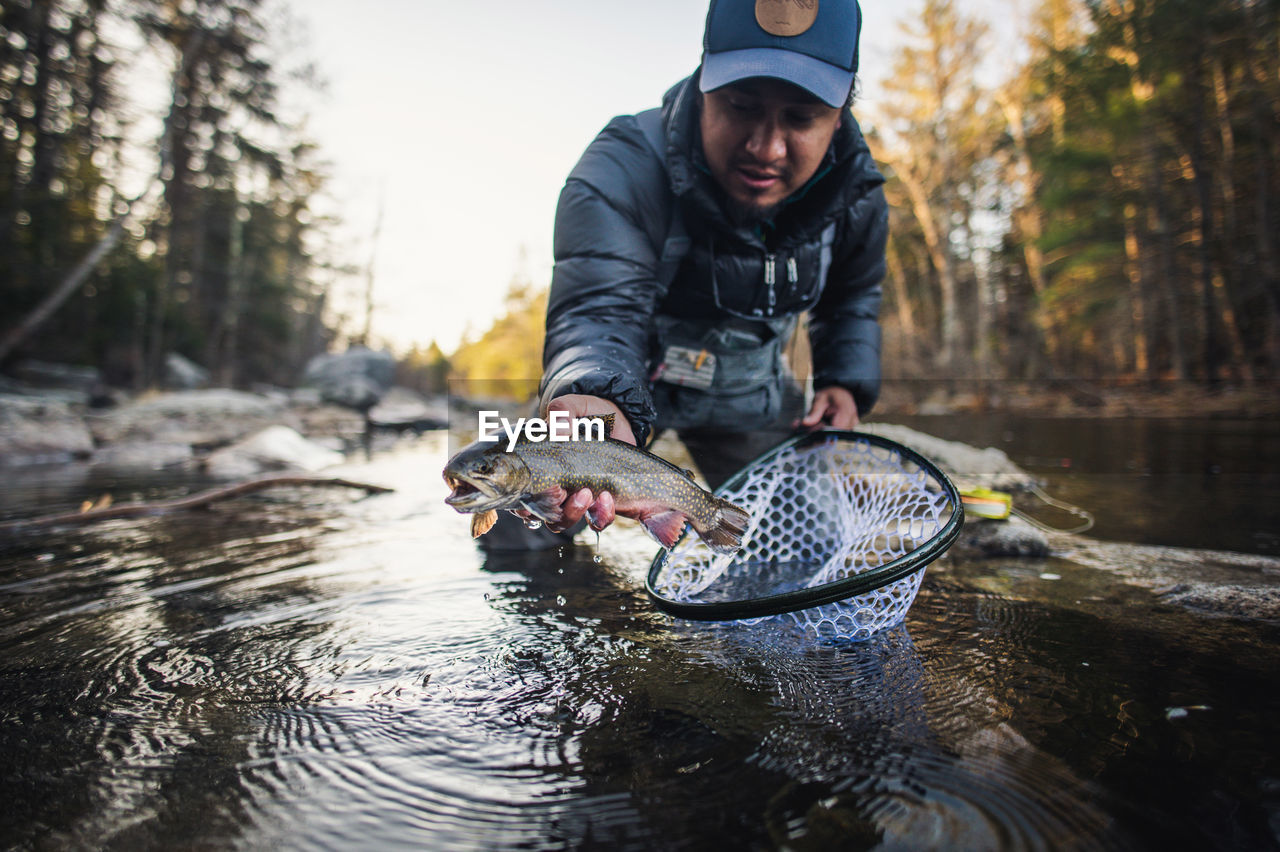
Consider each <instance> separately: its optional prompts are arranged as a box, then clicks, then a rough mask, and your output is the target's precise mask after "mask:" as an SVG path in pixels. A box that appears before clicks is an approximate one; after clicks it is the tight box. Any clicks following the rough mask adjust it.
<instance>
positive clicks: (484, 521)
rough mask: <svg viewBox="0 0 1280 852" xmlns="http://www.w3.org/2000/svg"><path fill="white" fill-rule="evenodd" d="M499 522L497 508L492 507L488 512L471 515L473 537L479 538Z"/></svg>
mask: <svg viewBox="0 0 1280 852" xmlns="http://www.w3.org/2000/svg"><path fill="white" fill-rule="evenodd" d="M497 522H498V512H497V511H496V510H495V509H490V510H489V511H487V512H476V513H475V514H474V515H472V516H471V537H472V538H479V537H480V536H482V535H484V534H485V533H487V532H488V531H489V530H491V529H493V525H494V524H496V523H497Z"/></svg>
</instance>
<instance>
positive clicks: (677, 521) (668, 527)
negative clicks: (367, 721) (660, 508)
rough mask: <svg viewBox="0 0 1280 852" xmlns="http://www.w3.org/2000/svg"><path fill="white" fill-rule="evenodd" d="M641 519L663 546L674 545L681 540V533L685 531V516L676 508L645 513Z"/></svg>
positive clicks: (646, 528) (650, 533)
mask: <svg viewBox="0 0 1280 852" xmlns="http://www.w3.org/2000/svg"><path fill="white" fill-rule="evenodd" d="M639 520H640V523H641V524H643V525H644V528H645V530H646V531H647V532H648V533H649V535H651V536H653V537H654V538H655V539H656V540H657V542H658V544H661V545H662V546H663V547H674V546H675V543H676V542H677V541H679V540H680V534H681V533H683V532H684V524H685V517H684V515H683V514H681V513H680V512H676V511H674V510H668V511H666V512H655V513H653V514H651V515H644V516H643V517H641V518H640V519H639Z"/></svg>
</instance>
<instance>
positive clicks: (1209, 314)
mask: <svg viewBox="0 0 1280 852" xmlns="http://www.w3.org/2000/svg"><path fill="white" fill-rule="evenodd" d="M262 5H263V4H261V3H260V2H257V0H2V5H0V10H2V11H0V270H2V271H0V304H2V305H3V306H4V308H3V311H2V312H0V316H2V317H3V319H2V320H0V368H8V367H11V366H13V365H15V364H18V363H20V362H22V361H23V360H25V359H41V360H47V361H56V362H63V363H77V364H85V365H91V366H94V367H96V368H98V369H99V370H101V372H102V374H103V376H104V377H105V378H106V379H107V381H109V382H110V383H112V384H113V385H116V386H119V387H125V388H131V389H135V390H141V389H145V388H149V387H154V386H158V385H159V384H160V383H161V382H162V380H163V365H164V363H165V356H166V355H167V353H170V352H177V353H180V354H182V355H185V356H186V357H187V358H190V359H191V360H194V361H196V362H197V363H199V364H201V365H203V366H204V367H206V368H207V369H208V370H209V372H210V374H211V376H212V379H213V381H214V382H215V383H217V384H220V385H224V386H231V387H249V386H254V385H260V384H270V385H276V386H293V385H295V384H297V382H298V381H299V380H300V378H301V374H302V371H303V369H304V367H305V365H306V363H307V361H308V360H309V359H310V358H311V357H312V356H314V355H315V354H318V353H320V352H323V351H325V350H328V349H332V348H335V347H336V348H341V347H342V346H343V345H344V344H349V343H352V342H361V343H376V342H377V337H376V335H377V330H376V326H375V325H374V324H373V323H372V321H371V317H372V316H373V309H372V302H371V297H370V298H369V300H368V301H367V303H366V305H365V310H363V311H354V312H352V311H346V312H345V313H344V312H341V311H338V310H335V308H334V304H335V299H334V296H335V294H334V292H333V289H334V287H335V286H337V285H336V284H335V282H337V281H347V282H348V283H349V282H352V281H354V282H356V285H357V287H358V286H359V284H360V282H362V281H363V282H364V283H365V284H366V285H368V286H370V287H371V285H372V270H371V269H370V268H364V267H362V266H361V265H360V264H358V263H354V264H353V263H352V262H351V260H350V258H345V257H343V254H342V252H341V251H340V246H338V245H336V243H337V241H338V239H339V238H338V237H336V236H335V233H336V232H335V227H334V226H335V221H334V219H333V218H332V217H331V216H329V215H326V214H325V213H324V212H323V206H322V205H320V204H318V203H317V202H318V199H320V197H321V196H322V194H323V193H324V191H325V188H326V182H327V180H328V175H327V172H326V164H325V161H324V155H323V151H321V150H320V149H319V147H318V145H317V143H316V142H315V140H313V139H309V138H308V137H307V135H306V131H305V124H304V123H302V122H298V121H295V120H290V119H289V118H286V115H287V114H288V112H289V111H288V110H287V109H284V108H283V106H284V105H283V104H282V103H281V101H280V99H281V93H282V92H284V91H287V88H286V87H285V86H284V85H283V84H284V82H285V79H284V78H285V77H286V76H290V77H291V78H293V79H294V80H295V81H296V78H298V77H303V78H305V77H306V75H307V74H308V73H310V71H309V70H308V69H306V68H301V69H298V68H289V67H285V66H284V65H282V64H280V63H279V62H278V61H276V60H275V59H273V58H272V57H273V56H275V55H277V54H276V53H275V51H274V48H273V40H274V39H279V38H280V37H281V34H280V33H276V32H273V31H272V30H271V29H270V26H269V25H268V23H267V18H266V17H265V16H264V15H263V14H262ZM962 10H963V7H962V6H959V5H958V4H955V3H953V2H950V0H924V2H922V3H921V4H920V6H919V11H918V14H916V15H913V16H911V17H910V18H909V19H908V21H909V22H908V23H907V24H906V25H905V27H906V31H905V32H904V34H903V38H902V47H901V48H900V49H898V50H897V52H896V53H895V55H894V60H893V69H892V73H890V74H889V75H888V76H887V78H886V81H885V82H884V83H883V86H884V87H885V89H886V90H887V91H885V92H884V93H883V95H884V96H883V97H881V98H878V99H877V108H875V109H874V110H868V111H864V110H863V109H861V108H860V107H855V112H856V114H857V117H858V119H859V122H860V123H861V125H862V127H863V129H864V132H865V133H866V134H867V136H868V140H869V142H870V143H871V146H872V150H873V153H874V154H875V156H876V159H877V161H878V162H879V163H880V164H881V167H882V170H883V171H884V173H885V175H886V178H887V179H888V182H887V184H886V192H887V194H888V195H889V198H890V202H891V210H892V213H891V215H892V222H891V234H892V236H891V242H890V246H889V253H888V270H889V273H888V276H887V278H886V280H885V284H884V288H885V302H884V308H883V312H882V321H883V325H884V329H885V358H884V360H885V365H886V370H885V373H886V378H887V379H889V380H893V379H922V378H941V379H954V378H961V377H978V378H979V379H981V380H983V381H988V382H1003V381H1019V382H1032V383H1044V384H1046V385H1048V384H1052V383H1054V382H1062V381H1066V382H1072V383H1076V384H1077V385H1078V384H1080V383H1082V382H1087V383H1092V384H1095V385H1108V386H1123V387H1148V386H1151V385H1158V384H1160V383H1182V384H1190V385H1194V386H1196V387H1201V388H1208V389H1220V388H1223V387H1236V388H1246V389H1260V390H1261V391H1262V392H1264V393H1268V394H1270V393H1273V391H1274V386H1275V383H1276V381H1277V378H1278V377H1280V146H1278V139H1280V2H1277V0H1040V2H1036V3H1034V4H1033V7H1032V10H1031V18H1030V21H1029V26H1027V27H1026V28H1025V29H1026V31H1027V32H1028V33H1030V35H1029V36H1028V40H1027V43H1026V44H1025V45H1019V46H1018V49H1017V50H1012V49H1009V48H1008V46H1005V47H1003V48H1002V47H1001V45H1000V44H998V43H997V42H996V41H995V40H994V39H993V36H992V34H991V32H990V31H989V29H988V26H987V25H986V24H984V23H983V22H982V21H980V20H978V19H975V18H970V17H966V15H965V14H964V12H963V11H962ZM128 44H135V45H141V46H142V47H143V49H146V50H149V51H153V52H154V53H155V54H156V56H157V57H158V58H159V61H160V62H161V65H162V67H165V68H166V69H167V71H166V74H167V86H168V91H169V96H168V99H167V109H166V111H165V117H164V121H163V129H162V131H161V134H160V138H159V139H156V140H153V141H152V142H151V143H150V145H149V148H148V151H149V152H150V153H149V157H150V165H149V168H148V169H147V170H148V171H149V172H150V173H151V174H152V177H151V178H150V179H149V180H147V181H145V182H144V184H145V186H144V188H143V190H142V191H141V192H138V193H134V194H126V193H124V192H123V191H122V190H121V188H120V187H122V186H123V185H124V184H125V181H124V180H123V176H124V175H125V173H126V172H127V171H128V170H129V168H136V166H131V165H130V162H129V155H130V151H131V146H133V147H136V141H131V136H130V128H131V121H132V119H131V118H130V116H131V115H132V112H131V110H130V91H129V90H128V87H127V81H126V80H125V79H124V78H123V77H122V76H121V74H120V73H119V72H118V69H117V60H118V59H119V58H120V51H121V50H123V49H125V48H124V47H122V45H128ZM1002 49H1005V50H1007V51H1008V53H1009V55H1010V56H1016V57H1018V61H1017V62H1016V63H1009V64H1008V67H1007V70H1006V72H1005V73H1003V74H1002V75H1001V76H999V78H998V79H991V78H990V77H991V75H980V74H975V73H974V71H975V69H976V68H978V67H979V66H980V65H982V64H983V63H982V61H981V60H982V58H983V57H984V56H985V55H986V54H987V53H989V52H990V51H992V50H1002ZM548 215H549V214H548ZM547 283H548V282H546V281H534V280H532V279H531V277H530V276H529V275H527V274H521V275H517V276H516V278H515V280H513V281H512V283H511V287H510V290H509V292H508V294H507V298H506V302H505V304H504V305H503V306H501V308H499V309H497V310H495V316H497V319H495V320H494V322H493V324H492V326H491V327H489V328H488V329H486V330H483V331H477V332H473V333H468V334H467V335H466V336H465V337H464V338H463V340H462V343H461V344H460V345H459V346H458V347H457V348H456V350H455V351H452V352H448V353H446V352H444V351H442V350H441V348H440V347H439V346H438V345H436V344H435V343H430V344H427V345H418V346H414V347H413V348H412V349H410V350H409V351H405V352H401V353H399V354H400V356H401V369H402V380H403V381H404V382H405V383H407V384H410V385H412V386H416V387H417V388H418V389H420V390H424V391H429V392H440V391H443V390H444V382H445V380H446V379H448V378H450V377H453V378H458V379H471V380H477V379H481V380H486V381H487V382H488V383H489V385H488V386H489V387H490V388H491V389H492V390H493V391H494V392H500V391H502V390H504V389H505V390H508V391H511V392H513V393H518V392H520V391H521V390H523V389H527V388H528V387H529V383H530V382H531V381H534V380H536V378H537V375H538V372H539V368H540V354H541V344H542V314H543V311H544V310H545V304H546V288H547ZM450 297H452V298H457V295H456V294H450ZM442 298H444V294H442ZM357 301H358V300H357Z"/></svg>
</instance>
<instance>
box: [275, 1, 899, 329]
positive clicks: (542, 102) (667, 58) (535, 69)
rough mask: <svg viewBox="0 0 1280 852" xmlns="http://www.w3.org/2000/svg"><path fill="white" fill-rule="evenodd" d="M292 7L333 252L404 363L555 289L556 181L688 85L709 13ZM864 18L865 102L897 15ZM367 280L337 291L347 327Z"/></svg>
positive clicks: (508, 4)
mask: <svg viewBox="0 0 1280 852" xmlns="http://www.w3.org/2000/svg"><path fill="white" fill-rule="evenodd" d="M288 3H289V8H290V11H291V14H292V16H293V18H294V19H295V21H296V23H297V31H296V32H294V33H292V34H291V37H292V38H294V39H296V40H297V41H298V43H299V50H300V51H301V52H302V53H303V54H305V55H307V56H309V57H310V58H311V59H312V60H313V61H314V63H315V64H316V66H317V67H318V70H319V72H320V75H321V76H322V77H323V78H324V79H325V80H326V81H327V86H326V89H325V91H324V92H322V93H320V94H317V95H313V96H312V97H311V99H310V104H311V105H310V107H309V109H308V113H309V117H308V120H307V125H306V128H307V133H308V135H309V136H311V137H312V138H314V139H315V141H317V142H318V143H319V145H320V148H321V151H322V154H323V156H324V158H325V159H326V160H327V161H328V163H329V167H330V171H331V174H332V180H331V184H330V196H331V199H330V203H331V204H332V205H333V207H334V209H335V210H336V211H337V212H338V213H339V215H340V216H341V218H342V219H343V225H342V227H341V229H340V231H339V233H338V237H337V241H336V246H335V248H336V250H337V253H338V256H339V257H340V258H341V259H343V260H345V261H346V262H348V263H352V264H357V265H359V266H361V267H362V268H363V267H364V266H365V265H367V264H369V263H370V262H371V261H372V268H373V281H374V285H373V286H374V304H375V308H374V314H373V319H372V327H373V335H374V339H375V340H381V341H385V342H386V343H389V344H390V345H391V346H392V348H393V349H394V350H396V351H398V352H401V353H403V352H404V351H406V350H408V349H409V348H410V347H411V346H413V345H415V344H416V345H419V346H426V345H427V344H428V343H430V342H431V341H433V340H434V341H436V342H437V343H438V344H439V345H440V346H441V348H442V349H444V350H445V351H446V352H451V351H453V349H454V348H455V347H456V346H457V345H458V343H459V341H460V340H461V339H462V337H463V335H464V334H466V333H468V332H470V333H471V334H472V335H473V336H478V335H479V334H480V333H481V332H483V331H484V330H485V329H486V328H487V327H488V326H489V323H490V322H491V321H492V320H493V319H494V317H495V316H496V315H498V313H500V310H501V307H502V301H503V296H504V294H505V293H506V291H507V289H508V287H509V286H510V284H511V282H512V281H513V280H514V279H516V278H518V277H519V278H523V279H525V280H528V281H531V282H532V283H534V284H536V285H538V286H544V285H546V284H547V283H549V282H550V276H551V266H552V259H551V237H552V227H553V218H554V213H555V205H556V199H557V197H558V195H559V192H560V189H561V187H562V186H563V184H564V180H565V177H566V176H567V175H568V173H569V171H570V169H572V167H573V165H574V163H575V162H576V161H577V159H578V158H579V156H580V155H581V154H582V151H583V150H584V149H585V148H586V146H587V145H588V143H590V141H591V140H592V138H593V137H594V136H595V135H596V133H598V132H599V130H600V129H601V128H602V127H604V125H605V124H606V123H607V122H608V121H609V119H610V118H612V117H613V116H615V115H622V114H628V113H634V112H638V111H640V110H643V109H647V108H648V107H651V106H657V105H658V104H659V103H660V100H661V97H662V94H663V92H665V91H666V90H667V89H668V88H670V87H671V86H672V85H674V84H675V83H677V82H679V81H680V80H681V79H683V78H684V77H686V76H687V75H688V74H689V73H691V72H692V71H693V70H694V68H695V67H696V66H697V64H698V59H699V55H700V53H701V45H702V27H703V22H704V17H705V14H706V4H705V2H703V0H647V2H634V0H632V2H620V1H619V0H555V2H552V1H551V0H543V2H530V0H491V1H490V2H483V3H479V2H465V1H463V2H441V0H365V2H363V3H360V4H356V5H353V4H351V3H350V2H349V0H288ZM916 5H917V4H914V3H913V4H910V8H914V7H915V6H916ZM862 6H863V15H864V24H863V34H862V41H861V51H862V70H863V74H862V76H863V84H862V89H863V92H864V96H866V95H869V94H870V92H869V89H870V88H871V85H872V81H874V79H875V77H876V75H877V74H879V73H883V69H884V68H886V67H887V66H888V64H889V62H890V59H891V55H892V51H893V45H894V42H895V40H896V39H897V38H898V35H897V33H898V28H897V25H896V23H895V18H896V16H898V15H900V14H902V13H903V10H904V6H903V5H902V4H900V3H890V2H887V0H863V4H862ZM379 221H380V225H379V224H378V223H379ZM375 233H376V234H377V240H376V242H375V240H374V235H375ZM364 281H365V279H364V277H363V273H361V274H360V275H359V276H355V277H353V278H347V279H345V280H343V281H339V282H337V286H336V287H335V288H334V290H335V291H336V292H335V296H336V297H337V298H336V299H335V302H336V304H337V305H338V306H339V308H340V309H346V310H348V311H349V312H351V313H353V314H354V315H355V319H354V325H355V327H357V328H358V327H359V325H360V324H361V323H362V321H363V319H362V313H363V311H362V308H360V307H359V304H358V303H360V302H362V298H363V288H364Z"/></svg>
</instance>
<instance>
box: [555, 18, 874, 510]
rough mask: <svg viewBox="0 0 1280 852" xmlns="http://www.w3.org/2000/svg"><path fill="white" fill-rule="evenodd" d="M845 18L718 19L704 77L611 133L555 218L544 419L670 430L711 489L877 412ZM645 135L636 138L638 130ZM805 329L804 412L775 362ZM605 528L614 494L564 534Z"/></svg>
mask: <svg viewBox="0 0 1280 852" xmlns="http://www.w3.org/2000/svg"><path fill="white" fill-rule="evenodd" d="M860 24H861V13H860V10H859V8H858V4H857V2H856V0H712V3H711V7H710V10H709V12H708V14H707V23H706V30H705V33H704V38H703V47H704V51H703V56H702V64H701V66H700V67H699V68H698V70H697V71H696V72H695V73H694V74H693V75H692V76H691V77H690V78H688V79H687V80H685V81H683V82H681V83H679V84H677V85H676V86H675V87H674V88H672V89H671V91H669V92H668V93H667V94H666V96H665V97H664V99H663V104H662V109H661V114H660V116H659V115H658V114H657V113H656V112H652V113H649V114H642V115H640V116H623V117H620V118H616V119H614V120H613V121H612V122H611V123H610V124H609V125H608V126H607V127H606V128H605V129H604V130H603V131H602V132H601V134H600V135H599V136H598V137H597V138H596V139H595V141H593V142H592V144H591V145H590V147H589V148H588V149H587V151H586V152H585V153H584V155H583V157H582V159H581V160H580V161H579V163H578V165H577V166H576V167H575V168H574V170H573V172H572V173H571V174H570V175H569V179H568V181H567V183H566V185H565V188H564V190H563V192H562V194H561V197H560V203H559V207H558V209H557V211H556V228H555V258H556V265H555V271H554V274H553V278H552V284H551V295H550V300H549V304H548V308H547V336H546V346H545V350H544V355H543V366H544V377H543V380H542V390H541V399H542V407H543V409H544V410H563V411H566V412H569V413H570V414H571V415H573V416H584V415H589V414H613V415H614V416H615V427H614V431H613V437H615V438H618V439H620V440H624V441H629V442H632V443H639V444H641V445H643V444H644V442H645V441H646V439H647V438H649V437H650V436H651V435H652V434H654V433H655V431H656V430H657V431H660V430H662V429H666V428H671V429H675V430H676V432H677V435H678V436H679V437H680V439H681V440H682V441H683V442H684V443H685V444H686V446H687V447H688V448H689V450H690V454H691V455H692V456H693V459H694V462H695V463H696V464H697V465H698V467H699V469H700V471H701V472H702V474H703V475H704V476H705V477H706V478H707V479H708V481H709V482H710V483H711V485H712V487H717V486H718V485H719V484H721V483H722V482H723V481H724V480H725V479H727V478H728V476H729V475H731V474H732V473H733V472H734V471H735V470H736V469H738V468H739V467H741V466H742V465H743V464H745V463H746V462H747V461H749V460H751V459H752V458H754V457H755V456H757V455H759V454H760V453H761V452H763V451H764V450H765V449H767V448H768V447H770V446H772V445H773V444H776V443H777V442H778V441H779V440H781V439H782V438H784V437H785V436H786V435H787V434H788V433H789V432H790V431H791V430H792V429H794V428H795V427H797V426H803V427H806V428H817V427H819V426H820V425H823V424H827V425H830V426H833V427H837V428H852V427H854V426H856V425H857V424H858V422H859V417H860V416H861V415H862V414H865V413H866V412H867V411H868V410H869V409H870V408H871V406H872V405H873V404H874V402H875V400H876V397H877V395H878V393H879V375H880V365H879V349H880V329H879V325H878V322H877V317H878V313H879V306H880V280H881V278H882V277H883V275H884V247H885V241H886V238H887V232H888V215H887V207H886V203H885V200H884V195H883V193H882V191H881V189H880V186H881V184H882V183H883V178H882V177H881V176H880V174H879V173H878V172H877V170H876V168H875V165H874V163H873V161H872V158H871V154H870V152H869V151H868V150H867V146H866V143H865V142H864V140H863V138H862V134H861V132H860V131H859V129H858V126H857V123H856V122H855V121H854V120H853V118H852V116H851V115H850V113H849V111H848V109H847V105H848V104H849V102H850V101H851V96H852V92H853V87H854V82H855V75H856V73H857V67H858V35H859V28H860ZM646 122H647V123H648V126H646ZM804 311H808V312H809V316H810V320H809V334H810V339H811V342H812V351H813V362H814V387H815V388H816V390H815V393H814V395H813V400H812V402H811V404H810V405H809V406H808V408H807V410H805V408H804V405H803V398H802V396H801V394H800V393H799V390H798V386H797V384H796V382H795V380H794V379H793V378H792V377H791V376H790V375H789V373H788V372H787V370H786V368H785V366H784V364H783V359H782V347H783V343H784V341H785V340H786V339H787V338H788V337H789V336H790V335H791V334H792V332H793V331H794V330H795V327H796V320H797V317H798V316H799V315H800V314H801V313H802V312H804ZM588 513H589V517H590V521H591V524H592V526H593V527H594V528H596V529H600V528H603V527H604V526H606V525H607V524H608V523H610V522H611V521H612V520H613V517H614V512H613V501H612V497H611V495H609V494H608V493H601V494H593V493H592V492H591V491H590V490H588V489H583V490H582V491H579V492H578V493H576V494H572V495H570V496H569V497H568V498H567V500H566V502H565V504H564V518H565V520H564V524H563V526H562V528H567V527H570V526H572V525H573V524H576V523H577V522H579V521H580V520H581V518H582V517H583V516H584V515H586V514H588Z"/></svg>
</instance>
